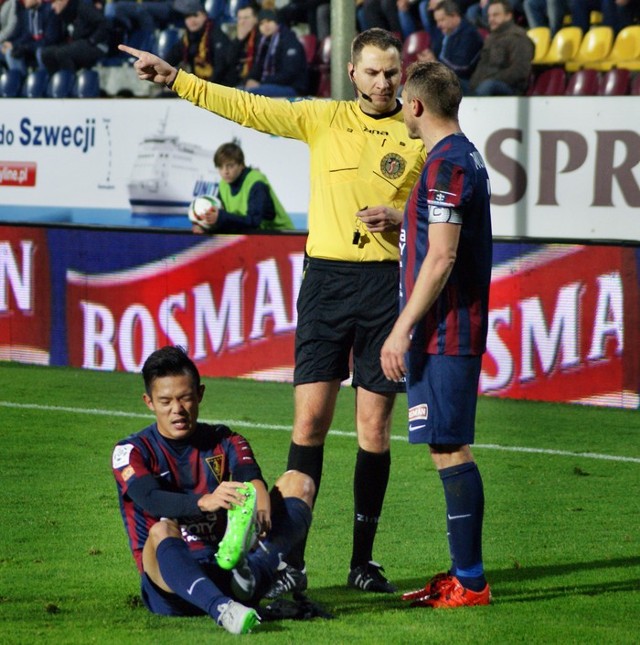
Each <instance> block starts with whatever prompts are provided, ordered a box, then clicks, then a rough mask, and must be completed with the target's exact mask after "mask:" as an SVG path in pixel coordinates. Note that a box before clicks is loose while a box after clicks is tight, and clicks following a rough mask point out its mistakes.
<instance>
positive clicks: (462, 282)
mask: <svg viewBox="0 0 640 645" xmlns="http://www.w3.org/2000/svg"><path fill="white" fill-rule="evenodd" d="M490 198H491V188H490V185H489V176H488V174H487V170H486V168H485V164H484V160H483V159H482V156H481V155H480V153H479V152H478V151H477V150H476V148H475V147H474V145H473V144H472V143H471V142H470V141H469V140H468V139H467V137H466V136H465V135H464V134H462V133H456V134H452V135H449V136H447V137H445V138H444V139H442V140H441V141H439V142H438V143H437V144H436V145H435V146H434V147H433V149H432V150H431V151H430V152H429V154H428V156H427V161H426V163H425V166H424V168H423V170H422V173H421V175H420V178H419V179H418V182H417V184H416V185H415V186H414V188H413V191H412V192H411V195H410V197H409V200H408V202H407V205H406V207H405V213H404V220H403V224H402V230H401V233H400V249H401V271H402V272H401V278H400V280H401V284H400V306H401V308H402V307H404V306H405V304H406V303H407V301H408V300H409V297H410V296H411V292H412V290H413V287H414V284H415V281H416V279H417V276H418V273H419V271H420V267H421V266H422V263H423V261H424V259H425V257H426V255H427V252H428V250H429V226H431V225H433V226H438V225H441V223H442V222H448V223H452V224H456V225H460V226H461V227H462V229H461V231H460V240H459V243H458V253H457V258H456V261H455V264H454V267H453V270H452V272H451V275H450V276H449V279H448V280H447V283H446V285H445V287H444V289H443V290H442V292H441V293H440V295H439V296H438V298H437V300H436V302H435V303H434V304H433V306H432V307H431V308H430V309H429V311H428V312H427V314H426V315H425V316H424V318H423V319H422V320H421V321H420V322H419V323H418V324H417V325H416V328H415V330H414V333H413V336H412V341H411V342H412V347H414V348H416V349H419V350H421V351H423V352H424V353H427V354H448V355H455V356H473V355H479V354H482V353H483V352H484V351H485V349H486V340H487V328H488V307H489V302H488V300H489V285H490V282H491V261H492V240H491V213H490V206H489V201H490ZM407 239H409V240H412V241H414V242H413V243H412V244H407V243H406V240H407Z"/></svg>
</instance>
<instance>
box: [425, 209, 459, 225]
mask: <svg viewBox="0 0 640 645" xmlns="http://www.w3.org/2000/svg"><path fill="white" fill-rule="evenodd" d="M429 224H462V214H461V213H460V211H457V210H456V209H455V208H449V207H447V206H434V205H432V204H430V205H429Z"/></svg>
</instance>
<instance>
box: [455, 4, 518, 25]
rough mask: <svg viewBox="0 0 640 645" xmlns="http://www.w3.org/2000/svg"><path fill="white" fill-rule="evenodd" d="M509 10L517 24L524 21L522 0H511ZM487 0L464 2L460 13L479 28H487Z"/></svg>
mask: <svg viewBox="0 0 640 645" xmlns="http://www.w3.org/2000/svg"><path fill="white" fill-rule="evenodd" d="M510 4H511V10H512V11H513V15H514V20H515V22H517V23H518V24H520V23H521V22H522V23H524V22H525V20H526V18H525V15H524V6H523V0H512V1H511V3H510ZM488 10H489V0H480V2H473V1H472V2H465V3H464V8H463V11H462V14H463V15H464V17H465V18H466V19H467V20H468V21H469V22H470V23H471V24H472V25H475V26H476V27H478V28H479V29H480V28H481V29H488V28H489V21H488V16H487V13H488Z"/></svg>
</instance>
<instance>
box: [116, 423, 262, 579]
mask: <svg viewBox="0 0 640 645" xmlns="http://www.w3.org/2000/svg"><path fill="white" fill-rule="evenodd" d="M112 468H113V473H114V476H115V478H116V483H117V487H118V497H119V501H120V513H121V514H122V520H123V521H124V526H125V530H126V532H127V534H128V536H129V546H130V547H131V551H132V553H133V557H134V559H135V561H136V564H137V565H138V569H139V570H140V571H142V549H143V547H144V544H145V542H146V540H147V538H148V535H149V529H150V528H151V526H153V524H155V523H156V522H157V521H158V520H159V519H160V517H157V516H154V515H152V514H151V513H150V512H149V511H148V510H145V509H144V508H141V507H140V506H138V505H137V504H136V503H135V502H134V501H133V500H132V499H131V497H130V496H129V495H128V489H129V487H130V486H132V484H133V482H135V481H136V480H138V479H141V478H142V477H145V476H148V475H151V476H152V477H154V478H155V479H156V481H157V482H158V483H159V484H160V488H161V489H162V491H167V492H171V493H179V494H183V495H187V496H190V497H191V500H192V501H193V502H195V500H196V499H197V498H199V497H201V496H202V495H204V494H205V493H211V492H213V491H214V490H215V489H216V488H217V486H218V484H219V483H220V482H223V481H228V480H233V481H239V482H245V481H251V480H252V479H262V473H261V471H260V467H259V465H258V463H257V462H256V459H255V457H254V455H253V451H252V449H251V446H250V445H249V443H248V441H247V440H246V439H245V438H244V437H243V436H242V435H239V434H237V433H235V432H232V431H231V430H230V429H229V428H227V427H226V426H223V425H215V426H213V425H208V424H206V423H198V425H197V427H196V430H195V432H194V433H193V434H192V435H191V436H190V437H189V438H188V439H187V440H185V441H172V440H170V439H166V438H165V437H163V436H162V435H161V434H160V433H159V432H158V428H157V426H156V424H155V423H154V424H152V425H150V426H147V427H146V428H144V429H143V430H141V431H140V432H137V433H135V434H132V435H130V436H129V437H127V438H126V439H123V440H122V441H119V442H118V443H117V444H116V446H115V448H114V450H113V455H112ZM191 507H192V508H196V509H197V505H195V503H193V504H191ZM162 516H164V515H162ZM173 519H176V520H178V522H179V524H180V528H181V531H182V536H183V538H184V540H185V541H186V542H187V544H188V545H189V547H190V548H191V549H193V550H201V549H205V548H209V547H211V546H213V547H215V546H216V545H217V543H218V541H219V539H220V538H221V537H222V535H224V531H225V528H226V511H219V512H217V513H202V512H201V511H199V510H198V511H197V514H196V515H194V516H193V517H180V518H173Z"/></svg>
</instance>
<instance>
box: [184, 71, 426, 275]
mask: <svg viewBox="0 0 640 645" xmlns="http://www.w3.org/2000/svg"><path fill="white" fill-rule="evenodd" d="M173 90H174V91H175V92H176V93H177V94H178V95H179V96H180V97H182V98H184V99H187V100H188V101H191V103H193V104H194V105H197V106H199V107H202V108H205V109H207V110H210V111H211V112H215V113H216V114H219V115H220V116H223V117H226V118H228V119H230V120H232V121H235V122H236V123H239V124H241V125H244V126H247V127H250V128H253V129H255V130H258V131H260V132H267V133H269V134H275V135H278V136H281V137H288V138H290V139H299V140H300V141H304V142H306V143H307V144H308V145H309V151H310V160H311V168H310V171H311V178H310V180H311V181H310V186H311V196H310V202H309V236H308V238H307V253H308V255H309V256H311V257H315V258H324V259H327V260H342V261H346V262H379V261H384V260H398V231H394V232H388V233H369V232H367V231H366V230H365V229H364V227H363V226H362V225H361V226H360V227H359V231H360V239H359V242H358V243H357V244H354V243H353V238H354V232H355V231H356V230H357V229H358V222H359V220H358V219H357V218H356V212H357V211H359V210H361V209H362V208H365V207H367V206H369V207H371V206H380V205H386V206H392V207H393V208H397V209H400V210H403V209H404V205H405V202H406V200H407V198H408V196H409V193H410V191H411V188H412V187H413V185H414V184H415V182H416V181H417V179H418V176H419V174H420V171H421V169H422V166H423V164H424V161H425V158H426V155H425V151H424V146H423V145H422V141H420V140H418V139H410V138H409V137H408V135H407V130H406V128H405V126H404V121H403V119H402V112H398V113H396V114H394V115H393V116H388V117H383V118H374V117H371V116H368V115H367V114H365V113H364V112H363V111H362V110H361V109H360V107H359V105H358V103H357V101H330V100H329V101H327V100H321V99H316V100H300V101H293V102H292V101H286V100H281V99H278V100H274V99H270V98H266V97H263V96H258V95H255V94H251V93H249V92H242V91H239V90H236V89H233V88H230V87H225V86H222V85H215V84H213V83H209V82H206V81H204V80H202V79H200V78H198V77H196V76H194V75H193V74H187V73H186V72H184V71H180V72H179V73H178V76H177V77H176V80H175V82H174V84H173Z"/></svg>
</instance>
